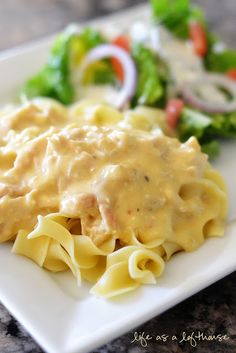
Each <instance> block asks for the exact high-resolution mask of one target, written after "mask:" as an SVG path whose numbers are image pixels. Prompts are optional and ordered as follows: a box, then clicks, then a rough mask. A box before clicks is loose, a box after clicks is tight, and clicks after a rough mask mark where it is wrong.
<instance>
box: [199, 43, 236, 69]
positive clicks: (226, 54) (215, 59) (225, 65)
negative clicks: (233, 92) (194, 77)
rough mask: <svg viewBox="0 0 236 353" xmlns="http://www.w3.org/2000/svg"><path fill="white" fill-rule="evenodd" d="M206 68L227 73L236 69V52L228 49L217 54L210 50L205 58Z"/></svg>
mask: <svg viewBox="0 0 236 353" xmlns="http://www.w3.org/2000/svg"><path fill="white" fill-rule="evenodd" d="M205 67H206V69H207V70H209V71H214V72H223V73H225V72H227V71H228V70H230V69H236V50H233V49H226V50H224V51H222V52H217V51H215V50H214V46H213V48H212V49H209V51H208V54H207V56H206V58H205Z"/></svg>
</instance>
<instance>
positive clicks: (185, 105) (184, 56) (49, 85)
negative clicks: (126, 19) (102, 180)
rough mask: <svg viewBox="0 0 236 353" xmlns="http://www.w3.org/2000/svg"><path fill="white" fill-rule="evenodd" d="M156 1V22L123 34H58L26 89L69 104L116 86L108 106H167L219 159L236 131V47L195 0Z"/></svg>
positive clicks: (176, 124)
mask: <svg viewBox="0 0 236 353" xmlns="http://www.w3.org/2000/svg"><path fill="white" fill-rule="evenodd" d="M150 6H151V9H152V18H151V19H150V21H144V22H142V21H140V22H139V23H133V24H131V25H130V28H128V29H126V30H125V31H123V32H121V33H118V34H117V36H114V35H112V36H111V35H109V33H104V31H101V32H100V31H98V30H96V29H93V28H85V29H82V30H78V29H70V30H69V29H67V30H65V31H64V32H62V33H61V34H59V36H58V37H57V38H56V40H55V42H54V43H53V45H52V48H51V51H50V55H49V58H48V61H47V63H46V65H45V66H44V67H42V69H41V70H40V71H39V72H38V73H36V75H35V76H33V77H31V78H30V79H29V80H28V81H27V82H26V83H25V85H24V86H23V87H22V89H21V92H20V94H21V95H23V96H25V97H27V98H29V99H31V98H33V97H38V96H44V97H51V98H54V99H56V100H58V101H60V102H61V103H63V104H65V105H69V104H72V103H73V102H75V101H77V100H78V99H79V96H78V91H80V92H81V91H83V90H85V88H87V87H98V88H99V87H110V88H111V89H112V90H114V91H115V92H116V99H115V100H114V99H112V100H111V101H110V104H113V105H115V106H116V107H117V108H119V109H127V108H129V107H136V106H139V105H145V106H150V107H157V108H161V109H163V110H165V112H166V120H167V123H168V124H169V126H170V127H171V128H172V129H173V130H175V131H176V133H177V134H178V136H179V138H180V139H181V140H182V141H185V140H186V139H188V138H189V137H190V136H195V137H196V138H197V139H198V141H199V143H200V144H201V146H202V149H203V151H204V152H205V153H207V154H208V155H209V156H210V157H215V156H216V155H217V154H218V153H219V151H220V142H219V141H220V139H222V138H234V137H236V51H235V50H233V49H230V48H227V47H226V46H225V45H224V44H222V42H221V41H220V39H219V38H217V37H216V36H215V35H214V34H212V33H211V31H210V29H209V27H208V25H207V22H206V19H205V16H204V13H203V11H202V10H201V9H200V8H199V7H196V6H193V5H192V4H191V2H190V1H189V0H151V1H150ZM147 22H148V23H147ZM101 92H102V90H101Z"/></svg>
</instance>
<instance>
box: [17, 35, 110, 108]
mask: <svg viewBox="0 0 236 353" xmlns="http://www.w3.org/2000/svg"><path fill="white" fill-rule="evenodd" d="M102 43H104V39H103V38H102V36H101V35H100V34H99V33H98V32H96V31H95V30H93V29H91V28H85V29H84V30H83V31H82V32H81V33H80V34H79V35H78V34H73V33H70V32H69V31H65V32H63V33H61V34H60V35H59V36H58V37H57V38H56V40H55V42H54V43H53V46H52V49H51V52H50V55H49V59H48V61H47V64H46V65H45V66H44V67H43V68H42V69H41V70H40V71H39V72H38V73H37V74H36V75H34V76H33V77H32V78H30V79H29V80H28V81H27V82H26V83H25V85H24V86H23V88H22V90H21V92H20V93H21V94H23V95H25V96H26V97H28V98H33V97H38V96H46V97H51V98H54V99H56V100H58V101H60V102H61V103H63V104H70V103H72V102H73V100H74V87H73V85H72V82H71V75H72V74H73V70H74V69H76V67H78V64H79V62H80V60H81V58H82V57H83V56H84V55H85V54H86V52H87V51H89V50H90V49H92V48H93V47H95V46H97V45H100V44H102ZM113 77H114V73H113V71H112V68H111V65H109V63H108V62H104V65H103V66H102V68H101V67H98V68H96V69H95V70H93V71H91V72H90V80H91V81H92V82H94V83H104V82H105V83H108V82H109V83H110V82H111V80H112V79H113Z"/></svg>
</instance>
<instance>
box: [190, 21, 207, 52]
mask: <svg viewBox="0 0 236 353" xmlns="http://www.w3.org/2000/svg"><path fill="white" fill-rule="evenodd" d="M189 34H190V38H191V40H192V42H193V47H194V51H195V53H196V54H197V55H198V56H200V57H203V56H205V55H206V54H207V50H208V43H207V35H206V31H205V28H204V26H203V25H202V24H201V23H200V22H191V23H190V24H189Z"/></svg>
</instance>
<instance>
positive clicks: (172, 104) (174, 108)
mask: <svg viewBox="0 0 236 353" xmlns="http://www.w3.org/2000/svg"><path fill="white" fill-rule="evenodd" d="M183 108H184V102H183V101H182V100H181V99H177V98H176V99H171V100H170V101H169V102H168V104H167V106H166V120H167V123H168V125H169V126H170V127H171V128H172V129H175V128H176V126H177V124H178V121H179V119H180V116H181V113H182V111H183Z"/></svg>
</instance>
